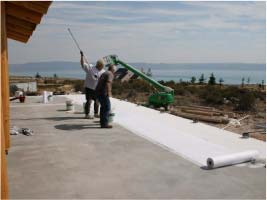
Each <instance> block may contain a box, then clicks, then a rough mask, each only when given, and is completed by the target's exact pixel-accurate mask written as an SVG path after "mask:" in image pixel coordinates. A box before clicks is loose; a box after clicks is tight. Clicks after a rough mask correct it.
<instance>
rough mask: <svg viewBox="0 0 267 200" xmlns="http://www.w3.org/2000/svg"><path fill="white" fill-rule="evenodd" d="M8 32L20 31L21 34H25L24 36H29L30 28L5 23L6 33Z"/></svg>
mask: <svg viewBox="0 0 267 200" xmlns="http://www.w3.org/2000/svg"><path fill="white" fill-rule="evenodd" d="M9 32H13V33H20V34H22V35H26V36H28V37H29V36H31V35H32V32H33V31H32V30H27V29H24V28H21V27H16V26H12V25H10V24H7V33H9Z"/></svg>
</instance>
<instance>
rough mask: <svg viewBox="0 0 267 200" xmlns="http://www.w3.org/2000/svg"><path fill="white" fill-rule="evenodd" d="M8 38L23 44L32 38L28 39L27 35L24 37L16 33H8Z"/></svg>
mask: <svg viewBox="0 0 267 200" xmlns="http://www.w3.org/2000/svg"><path fill="white" fill-rule="evenodd" d="M7 37H8V38H9V39H13V40H17V41H19V42H23V43H26V42H28V40H29V38H30V37H27V36H25V35H22V34H19V33H14V32H8V33H7Z"/></svg>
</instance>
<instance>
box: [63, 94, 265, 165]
mask: <svg viewBox="0 0 267 200" xmlns="http://www.w3.org/2000/svg"><path fill="white" fill-rule="evenodd" d="M66 97H67V98H69V99H72V100H73V101H74V102H75V103H76V104H80V105H82V104H83V102H85V98H84V95H67V96H66ZM111 104H112V106H113V108H115V109H114V112H115V118H114V122H116V123H118V124H119V125H121V126H123V127H125V128H127V129H128V130H130V131H132V132H133V133H135V134H136V135H139V136H141V137H143V138H146V139H147V140H149V141H151V142H153V143H155V144H158V145H160V146H162V147H163V148H165V149H168V150H170V151H172V152H175V153H177V154H178V155H180V156H182V157H184V158H186V159H187V160H190V161H192V162H193V163H195V164H197V165H199V166H205V165H206V160H207V158H208V157H215V156H222V155H226V154H231V153H238V152H242V151H247V150H257V151H258V152H259V153H260V159H265V158H266V146H265V142H263V141H259V140H256V139H253V138H249V139H242V138H241V135H239V134H235V133H232V132H229V131H225V130H222V129H219V128H216V127H212V126H209V125H206V124H203V123H192V121H191V120H188V119H184V118H181V117H177V116H174V115H171V114H168V113H160V112H159V111H157V110H154V109H149V108H146V107H143V106H138V105H136V104H133V103H129V102H125V101H121V100H118V99H114V98H112V99H111Z"/></svg>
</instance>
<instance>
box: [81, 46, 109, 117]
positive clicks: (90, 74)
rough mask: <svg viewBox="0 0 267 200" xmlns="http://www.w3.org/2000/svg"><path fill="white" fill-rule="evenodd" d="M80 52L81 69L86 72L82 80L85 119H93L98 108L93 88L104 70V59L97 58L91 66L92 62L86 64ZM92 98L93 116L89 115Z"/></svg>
mask: <svg viewBox="0 0 267 200" xmlns="http://www.w3.org/2000/svg"><path fill="white" fill-rule="evenodd" d="M80 54H81V66H82V69H83V70H84V71H85V73H86V78H85V82H84V87H85V97H86V103H85V108H84V112H85V118H86V119H93V118H94V116H95V117H98V116H99V115H98V110H99V103H98V99H97V97H96V93H95V88H96V86H97V83H98V80H99V78H100V76H101V75H102V74H103V73H104V72H105V70H104V69H103V68H104V60H103V59H99V60H98V61H97V62H96V65H95V66H93V65H92V64H88V61H87V60H86V58H85V57H84V55H83V52H82V51H80ZM92 100H94V116H90V115H89V113H90V106H91V103H92Z"/></svg>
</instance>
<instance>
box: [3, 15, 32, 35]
mask: <svg viewBox="0 0 267 200" xmlns="http://www.w3.org/2000/svg"><path fill="white" fill-rule="evenodd" d="M7 24H8V25H13V26H17V27H21V28H24V29H27V30H32V31H34V30H35V28H36V24H34V23H31V22H27V21H25V20H22V19H18V18H16V17H13V16H10V15H7Z"/></svg>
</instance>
